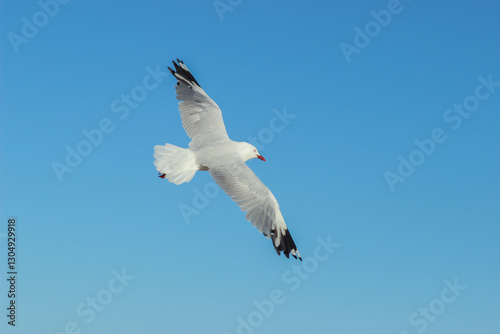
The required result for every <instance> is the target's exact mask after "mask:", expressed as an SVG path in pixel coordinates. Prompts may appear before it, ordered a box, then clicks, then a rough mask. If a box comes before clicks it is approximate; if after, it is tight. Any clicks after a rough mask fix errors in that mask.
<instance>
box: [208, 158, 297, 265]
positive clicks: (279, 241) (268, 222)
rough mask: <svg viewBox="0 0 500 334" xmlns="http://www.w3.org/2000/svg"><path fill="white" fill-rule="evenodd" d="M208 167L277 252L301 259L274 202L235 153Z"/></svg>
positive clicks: (264, 186) (276, 203)
mask: <svg viewBox="0 0 500 334" xmlns="http://www.w3.org/2000/svg"><path fill="white" fill-rule="evenodd" d="M208 167H209V168H208V171H209V172H210V175H212V177H213V179H214V180H215V182H216V183H217V184H218V185H219V186H220V187H221V188H222V189H223V190H224V191H225V192H226V194H228V195H229V196H230V197H231V199H232V200H233V201H235V202H236V203H237V204H238V206H239V207H240V208H241V211H246V212H247V213H246V215H245V218H246V219H247V220H249V221H250V222H251V223H252V225H253V226H255V227H256V228H257V229H258V230H259V231H260V232H262V233H263V234H264V235H265V236H266V237H267V238H271V239H272V241H273V245H274V248H275V250H276V252H277V253H278V254H281V251H283V253H284V254H285V256H286V257H288V256H289V254H292V256H293V257H295V258H297V257H298V258H299V259H301V257H300V254H299V252H298V250H297V247H296V246H295V242H294V241H293V239H292V237H291V235H290V232H289V231H288V228H287V226H286V224H285V220H284V219H283V216H282V214H281V211H280V209H279V204H278V201H277V200H276V198H275V197H274V195H273V194H272V193H271V191H270V190H269V188H267V187H266V185H265V184H264V183H262V181H261V180H260V179H259V178H258V177H257V175H255V173H254V172H253V171H252V170H251V169H250V168H249V167H248V166H247V165H246V164H245V163H244V162H243V161H242V160H241V159H239V158H238V157H236V156H235V157H232V158H230V161H227V160H226V159H225V164H224V165H222V164H220V165H218V164H215V165H209V166H208ZM301 260H302V259H301Z"/></svg>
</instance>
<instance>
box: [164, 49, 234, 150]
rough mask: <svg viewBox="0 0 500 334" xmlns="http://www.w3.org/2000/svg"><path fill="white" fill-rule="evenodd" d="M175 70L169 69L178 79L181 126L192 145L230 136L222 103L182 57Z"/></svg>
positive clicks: (201, 144) (177, 89)
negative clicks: (196, 77) (194, 75)
mask: <svg viewBox="0 0 500 334" xmlns="http://www.w3.org/2000/svg"><path fill="white" fill-rule="evenodd" d="M177 62H178V63H175V62H174V61H172V63H173V64H174V68H175V70H173V69H171V68H170V67H169V68H168V69H169V70H170V73H172V74H173V75H174V76H175V77H176V78H177V86H176V87H175V90H176V92H177V100H180V101H182V102H179V110H180V112H181V119H182V126H183V127H184V130H185V131H186V133H187V135H188V136H189V137H190V138H191V139H192V141H191V144H190V146H193V145H194V146H198V147H200V146H205V145H206V144H208V143H213V142H217V141H221V140H228V139H229V137H228V135H227V132H226V127H225V126H224V121H223V120H222V112H221V111H220V109H219V106H218V105H217V104H216V103H215V102H214V101H213V100H212V99H211V98H210V97H209V96H208V95H207V93H205V91H204V90H203V89H202V88H201V86H200V85H199V84H198V82H197V81H196V79H195V78H194V77H193V75H192V74H191V72H190V71H189V70H188V68H187V67H186V65H184V63H183V62H182V60H179V59H177Z"/></svg>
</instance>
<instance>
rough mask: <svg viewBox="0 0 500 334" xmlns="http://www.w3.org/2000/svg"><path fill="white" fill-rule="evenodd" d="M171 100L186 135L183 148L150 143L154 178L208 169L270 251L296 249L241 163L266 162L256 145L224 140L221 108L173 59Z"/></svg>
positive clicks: (175, 178)
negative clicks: (173, 92) (157, 174)
mask: <svg viewBox="0 0 500 334" xmlns="http://www.w3.org/2000/svg"><path fill="white" fill-rule="evenodd" d="M177 62H178V63H175V62H173V64H174V68H175V70H173V69H171V68H169V70H170V72H171V73H172V74H173V75H174V76H175V77H176V78H177V86H176V87H175V90H176V92H177V99H178V100H180V101H182V102H179V110H180V112H181V119H182V125H183V126H184V129H185V130H186V133H187V134H188V136H189V137H190V138H191V142H190V143H189V148H186V149H184V148H180V147H177V146H174V145H171V144H165V145H163V146H162V145H157V146H155V154H154V157H155V158H156V160H155V166H156V169H157V170H158V172H160V177H162V178H167V179H168V180H169V181H170V182H172V183H175V184H181V183H184V182H189V181H191V179H192V178H193V176H194V174H195V173H196V172H197V171H199V170H202V171H208V172H209V173H210V175H211V176H212V177H213V178H214V180H215V182H216V183H217V184H218V185H219V186H220V187H221V188H222V189H223V190H224V191H225V192H226V193H227V194H228V195H229V196H230V197H231V198H232V199H233V200H234V201H235V202H236V203H237V204H238V205H239V206H240V208H241V210H242V211H247V214H246V218H247V219H248V220H249V221H251V222H252V224H253V225H254V226H255V227H256V228H257V229H258V230H259V231H260V232H262V233H263V234H264V235H265V236H266V237H267V238H271V239H272V241H273V245H274V248H275V249H276V252H277V253H278V255H279V254H281V251H283V253H284V254H285V256H286V257H288V256H289V254H292V256H293V257H295V258H297V257H298V258H299V259H300V260H302V259H301V257H300V254H299V251H298V250H297V247H296V246H295V243H294V241H293V239H292V237H291V235H290V233H289V232H288V228H287V226H286V224H285V220H284V219H283V216H282V215H281V212H280V209H279V204H278V202H277V201H276V198H275V197H274V196H273V194H272V193H271V191H270V190H269V189H268V188H267V187H266V186H265V185H264V184H263V183H262V181H260V179H259V178H258V177H257V176H256V175H255V174H254V172H253V171H252V170H251V169H250V168H249V167H248V166H247V165H246V164H245V162H246V161H247V160H249V159H253V158H259V159H261V160H263V161H266V160H265V159H264V157H262V156H261V155H260V154H259V152H258V151H257V149H256V148H255V147H254V146H253V145H251V144H249V143H246V142H235V141H232V140H231V139H229V136H228V135H227V132H226V128H225V126H224V121H223V119H222V113H221V111H220V109H219V107H218V106H217V104H216V103H215V102H214V101H213V100H212V99H211V98H210V97H209V96H208V95H207V93H205V91H204V90H203V89H202V88H201V87H200V85H199V84H198V82H197V81H196V79H195V78H194V77H193V75H192V74H191V72H190V71H189V70H188V68H187V67H186V65H184V63H183V62H182V61H180V60H178V59H177Z"/></svg>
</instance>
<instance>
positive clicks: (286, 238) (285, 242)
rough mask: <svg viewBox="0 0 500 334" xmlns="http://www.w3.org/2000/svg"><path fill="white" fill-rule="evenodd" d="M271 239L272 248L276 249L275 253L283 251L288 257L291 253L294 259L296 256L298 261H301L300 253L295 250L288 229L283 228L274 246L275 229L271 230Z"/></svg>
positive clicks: (295, 247)
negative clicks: (278, 240) (283, 230)
mask: <svg viewBox="0 0 500 334" xmlns="http://www.w3.org/2000/svg"><path fill="white" fill-rule="evenodd" d="M271 240H272V241H273V246H274V249H275V250H276V253H278V255H281V252H283V254H285V256H286V258H287V259H288V258H290V254H292V256H293V257H294V258H295V259H297V258H298V259H299V260H300V261H302V258H301V257H300V253H299V251H298V250H297V246H296V245H295V242H294V241H293V239H292V236H291V234H290V232H289V231H288V229H285V233H284V234H283V235H282V236H281V240H280V243H279V245H278V246H276V243H275V240H276V231H275V230H272V231H271Z"/></svg>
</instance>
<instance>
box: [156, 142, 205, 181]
mask: <svg viewBox="0 0 500 334" xmlns="http://www.w3.org/2000/svg"><path fill="white" fill-rule="evenodd" d="M154 157H155V159H156V160H155V166H156V169H157V170H158V172H160V173H163V174H165V178H167V179H168V181H170V182H172V183H175V184H181V183H184V182H189V181H191V179H192V178H193V176H194V174H195V173H196V171H197V170H198V166H197V164H196V161H195V156H194V153H193V152H192V151H191V150H190V149H188V148H181V147H178V146H175V145H172V144H165V145H156V146H155V154H154Z"/></svg>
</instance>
